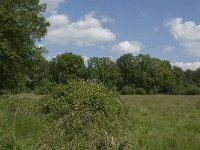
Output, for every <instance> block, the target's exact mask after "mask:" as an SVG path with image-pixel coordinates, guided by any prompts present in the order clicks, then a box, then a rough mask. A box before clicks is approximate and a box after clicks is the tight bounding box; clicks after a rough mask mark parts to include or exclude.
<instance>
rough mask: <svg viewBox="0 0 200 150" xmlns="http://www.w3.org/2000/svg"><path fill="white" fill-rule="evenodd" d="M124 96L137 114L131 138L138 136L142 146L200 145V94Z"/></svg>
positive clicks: (192, 148) (188, 148) (189, 149)
mask: <svg viewBox="0 0 200 150" xmlns="http://www.w3.org/2000/svg"><path fill="white" fill-rule="evenodd" d="M123 98H124V100H125V102H126V103H127V104H128V105H130V106H131V113H132V116H133V118H134V120H133V121H132V124H133V125H132V128H130V131H129V139H130V140H133V139H135V140H136V141H137V144H138V146H139V147H140V148H141V149H150V150H165V149H166V150H173V149H174V150H199V149H200V96H168V95H156V96H123ZM129 124H131V122H129Z"/></svg>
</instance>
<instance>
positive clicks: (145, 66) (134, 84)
mask: <svg viewBox="0 0 200 150" xmlns="http://www.w3.org/2000/svg"><path fill="white" fill-rule="evenodd" d="M1 65H3V63H2V64H1ZM19 65H20V64H19ZM13 71H14V70H13ZM8 72H9V73H11V74H12V73H13V72H12V69H9V70H8ZM17 75H18V74H17ZM199 77H200V69H197V70H195V71H192V70H186V71H183V70H182V69H181V68H179V67H176V66H172V65H171V64H170V62H169V61H166V60H161V59H159V58H153V57H151V56H150V55H144V54H139V55H132V54H124V55H122V56H121V57H119V58H118V59H117V60H116V61H113V60H112V59H111V58H109V57H102V58H99V57H91V58H90V59H89V60H88V62H87V65H85V63H84V60H83V58H82V56H81V55H77V54H73V53H71V52H66V53H63V54H60V55H57V56H56V57H55V58H53V59H52V60H50V61H47V60H46V59H45V58H44V57H43V56H40V57H38V59H37V60H34V64H32V66H31V67H30V68H27V72H26V73H25V74H24V78H21V79H20V78H18V77H17V76H16V75H15V74H12V76H8V77H7V78H9V80H6V79H7V78H5V79H4V78H1V79H3V80H0V82H1V84H0V85H4V86H3V87H2V86H1V90H5V89H11V90H14V91H15V90H17V91H22V90H26V89H29V90H35V89H37V88H40V87H44V88H48V87H47V86H53V85H54V84H67V83H68V82H69V81H70V80H85V81H90V82H97V83H103V84H104V85H105V86H107V87H109V88H112V89H116V90H117V91H119V92H121V94H199V92H200V90H199V88H200V78H199ZM16 78H17V80H15V79H16ZM5 82H6V84H3V83H5Z"/></svg>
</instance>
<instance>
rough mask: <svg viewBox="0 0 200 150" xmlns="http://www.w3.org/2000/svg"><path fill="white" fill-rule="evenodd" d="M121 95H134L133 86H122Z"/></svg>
mask: <svg viewBox="0 0 200 150" xmlns="http://www.w3.org/2000/svg"><path fill="white" fill-rule="evenodd" d="M121 94H122V95H134V94H135V86H128V85H127V86H124V87H123V88H122V89H121Z"/></svg>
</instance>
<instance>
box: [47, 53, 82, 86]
mask: <svg viewBox="0 0 200 150" xmlns="http://www.w3.org/2000/svg"><path fill="white" fill-rule="evenodd" d="M49 71H50V74H51V77H50V79H51V81H53V82H55V83H67V82H68V81H69V80H70V79H82V78H84V76H85V65H84V61H83V58H82V57H81V56H79V55H75V54H72V53H64V54H61V55H58V56H57V57H56V58H54V59H53V60H52V61H51V62H50V70H49Z"/></svg>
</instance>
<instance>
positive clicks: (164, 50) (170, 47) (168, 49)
mask: <svg viewBox="0 0 200 150" xmlns="http://www.w3.org/2000/svg"><path fill="white" fill-rule="evenodd" d="M174 49H175V47H174V46H167V47H165V48H164V49H163V52H171V51H173V50H174Z"/></svg>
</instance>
